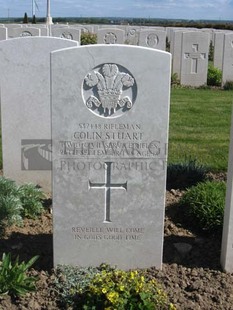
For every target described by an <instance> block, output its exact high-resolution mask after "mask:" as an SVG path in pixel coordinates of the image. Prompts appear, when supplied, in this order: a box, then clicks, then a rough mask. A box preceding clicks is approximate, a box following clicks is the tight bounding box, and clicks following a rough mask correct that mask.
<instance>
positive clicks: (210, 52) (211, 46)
mask: <svg viewBox="0 0 233 310" xmlns="http://www.w3.org/2000/svg"><path fill="white" fill-rule="evenodd" d="M208 60H209V61H213V60H214V46H213V43H212V41H210V46H209V55H208Z"/></svg>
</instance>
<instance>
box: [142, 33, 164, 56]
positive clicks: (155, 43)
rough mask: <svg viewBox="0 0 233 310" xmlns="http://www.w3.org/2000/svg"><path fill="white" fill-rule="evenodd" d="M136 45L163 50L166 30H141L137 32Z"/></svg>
mask: <svg viewBox="0 0 233 310" xmlns="http://www.w3.org/2000/svg"><path fill="white" fill-rule="evenodd" d="M138 45H140V46H145V47H150V48H156V49H158V50H162V51H165V49H166V32H165V31H159V30H141V31H140V32H139V43H138Z"/></svg>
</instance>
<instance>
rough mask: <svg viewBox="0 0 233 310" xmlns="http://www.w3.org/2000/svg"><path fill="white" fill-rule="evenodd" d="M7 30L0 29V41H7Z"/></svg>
mask: <svg viewBox="0 0 233 310" xmlns="http://www.w3.org/2000/svg"><path fill="white" fill-rule="evenodd" d="M7 34H8V29H7V28H5V27H1V28H0V40H1V41H2V40H7V38H8V35H7Z"/></svg>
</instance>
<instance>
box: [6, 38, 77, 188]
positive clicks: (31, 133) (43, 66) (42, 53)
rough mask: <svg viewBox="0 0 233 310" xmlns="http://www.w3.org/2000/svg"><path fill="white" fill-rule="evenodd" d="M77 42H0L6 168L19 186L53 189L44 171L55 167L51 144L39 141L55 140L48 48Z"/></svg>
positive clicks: (39, 40)
mask: <svg viewBox="0 0 233 310" xmlns="http://www.w3.org/2000/svg"><path fill="white" fill-rule="evenodd" d="M76 45H77V43H76V42H74V41H68V40H64V39H58V38H48V37H44V38H42V37H28V38H17V39H11V40H6V41H1V42H0V85H1V123H2V150H3V172H4V176H6V177H8V178H11V179H13V180H16V181H17V183H19V184H21V183H24V182H33V183H35V184H39V185H41V186H42V187H43V188H44V189H45V190H47V191H50V190H51V171H48V170H40V169H48V167H49V169H51V163H50V162H49V161H48V160H47V159H49V154H51V149H50V146H49V145H50V144H51V143H50V142H49V141H47V143H46V145H45V146H43V144H44V143H45V141H41V140H51V116H50V115H51V114H50V75H49V73H50V69H49V65H50V52H51V51H53V50H56V49H61V48H64V47H72V46H76ZM22 140H31V141H22ZM39 140H40V141H39ZM33 141H34V142H33ZM32 144H34V147H33V145H32ZM46 148H47V149H46ZM33 152H34V153H33ZM34 155H35V156H34ZM35 161H36V162H35Z"/></svg>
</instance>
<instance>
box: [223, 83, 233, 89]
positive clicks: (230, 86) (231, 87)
mask: <svg viewBox="0 0 233 310" xmlns="http://www.w3.org/2000/svg"><path fill="white" fill-rule="evenodd" d="M223 88H224V90H233V81H226V83H225V84H224V85H223Z"/></svg>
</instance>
